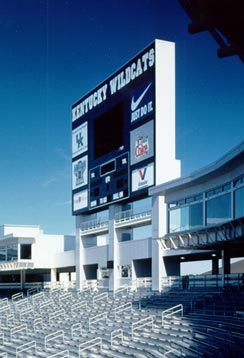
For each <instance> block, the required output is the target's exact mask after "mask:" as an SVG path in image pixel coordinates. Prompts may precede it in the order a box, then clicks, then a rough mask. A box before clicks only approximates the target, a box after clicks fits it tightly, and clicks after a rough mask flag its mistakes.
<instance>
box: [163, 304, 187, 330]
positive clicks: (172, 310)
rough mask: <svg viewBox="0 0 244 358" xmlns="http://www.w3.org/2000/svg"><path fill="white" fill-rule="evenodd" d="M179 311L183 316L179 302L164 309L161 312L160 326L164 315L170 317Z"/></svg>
mask: <svg viewBox="0 0 244 358" xmlns="http://www.w3.org/2000/svg"><path fill="white" fill-rule="evenodd" d="M179 312H181V316H183V305H182V304H181V303H180V304H179V305H176V306H174V307H171V308H168V309H167V310H164V311H163V312H162V326H163V325H164V319H165V318H166V317H170V316H172V315H173V314H175V313H179Z"/></svg>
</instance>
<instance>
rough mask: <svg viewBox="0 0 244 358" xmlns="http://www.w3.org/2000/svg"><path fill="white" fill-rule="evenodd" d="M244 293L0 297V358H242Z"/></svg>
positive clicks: (53, 293)
mask: <svg viewBox="0 0 244 358" xmlns="http://www.w3.org/2000/svg"><path fill="white" fill-rule="evenodd" d="M243 298H244V292H243V291H242V290H240V289H239V290H233V289H228V290H225V291H220V290H213V289H210V290H209V289H208V290H207V289H202V290H200V289H189V290H180V289H172V290H167V291H165V292H163V293H155V292H152V291H150V290H149V289H146V288H144V289H138V290H137V291H132V290H130V289H129V288H128V287H126V288H124V289H122V290H119V291H117V292H116V293H112V292H108V291H106V290H98V289H93V288H88V289H85V290H83V291H75V290H62V289H60V288H56V289H50V290H43V291H40V292H38V291H33V292H32V293H31V294H28V295H26V294H25V295H24V294H23V293H22V292H20V293H17V294H14V295H12V297H11V298H6V297H5V298H2V299H0V317H1V322H0V323H1V329H0V357H4V358H6V357H7V358H21V357H24V358H38V357H40V358H44V357H45V358H51V357H52V358H55V357H57V358H66V357H70V358H81V357H91V358H93V357H98V358H100V357H104V358H112V357H115V358H116V357H121V358H126V357H127V358H128V357H136V358H143V357H154V358H155V357H156V358H162V357H168V358H173V357H189V358H194V357H212V358H213V357H217V358H227V357H232V356H233V357H234V356H235V358H241V357H244V324H243V323H244V317H243V315H242V313H243V311H244V309H243Z"/></svg>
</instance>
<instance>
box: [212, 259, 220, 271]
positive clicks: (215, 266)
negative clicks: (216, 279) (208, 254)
mask: <svg viewBox="0 0 244 358" xmlns="http://www.w3.org/2000/svg"><path fill="white" fill-rule="evenodd" d="M218 274H219V259H218V257H213V258H212V275H218Z"/></svg>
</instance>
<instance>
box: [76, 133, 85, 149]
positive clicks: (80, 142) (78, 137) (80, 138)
mask: <svg viewBox="0 0 244 358" xmlns="http://www.w3.org/2000/svg"><path fill="white" fill-rule="evenodd" d="M83 140H84V137H83V135H82V132H79V133H77V134H76V144H77V147H78V149H80V148H82V147H83V145H84V144H83Z"/></svg>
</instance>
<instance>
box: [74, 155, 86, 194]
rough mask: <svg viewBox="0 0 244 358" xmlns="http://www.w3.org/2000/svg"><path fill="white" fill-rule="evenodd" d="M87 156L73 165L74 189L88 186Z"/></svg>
mask: <svg viewBox="0 0 244 358" xmlns="http://www.w3.org/2000/svg"><path fill="white" fill-rule="evenodd" d="M87 163H88V160H87V155H86V156H84V157H82V158H80V159H78V160H76V161H74V162H73V163H72V189H73V190H74V189H77V188H80V187H82V186H84V185H87V181H88V164H87Z"/></svg>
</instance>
